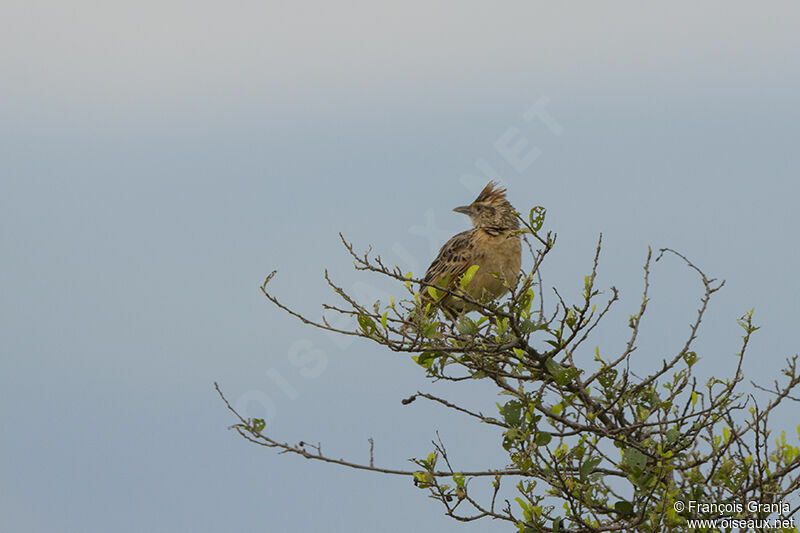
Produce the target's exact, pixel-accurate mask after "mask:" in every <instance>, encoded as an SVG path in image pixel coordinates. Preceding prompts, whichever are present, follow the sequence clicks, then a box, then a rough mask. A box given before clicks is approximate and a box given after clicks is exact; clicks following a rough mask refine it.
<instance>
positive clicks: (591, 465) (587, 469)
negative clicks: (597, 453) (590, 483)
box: [581, 457, 602, 479]
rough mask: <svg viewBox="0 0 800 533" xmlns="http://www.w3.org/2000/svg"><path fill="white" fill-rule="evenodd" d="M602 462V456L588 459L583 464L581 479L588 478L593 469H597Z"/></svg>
mask: <svg viewBox="0 0 800 533" xmlns="http://www.w3.org/2000/svg"><path fill="white" fill-rule="evenodd" d="M601 462H602V459H601V458H600V457H595V458H594V459H588V460H587V461H586V462H585V463H583V464H582V465H581V479H586V478H587V477H588V476H589V474H591V473H592V470H594V469H595V467H596V466H597V465H599V464H600V463H601Z"/></svg>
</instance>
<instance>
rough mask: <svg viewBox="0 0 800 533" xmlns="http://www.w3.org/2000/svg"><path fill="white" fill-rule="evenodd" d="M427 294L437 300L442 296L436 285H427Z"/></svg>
mask: <svg viewBox="0 0 800 533" xmlns="http://www.w3.org/2000/svg"><path fill="white" fill-rule="evenodd" d="M428 294H430V295H431V298H433V301H438V300H439V298H440V297H441V296H442V295H441V293H440V292H439V290H438V289H437V288H436V287H428Z"/></svg>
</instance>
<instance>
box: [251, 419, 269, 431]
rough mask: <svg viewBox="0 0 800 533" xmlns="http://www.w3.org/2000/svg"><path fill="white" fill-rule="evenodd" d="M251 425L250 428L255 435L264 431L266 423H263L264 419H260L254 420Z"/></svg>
mask: <svg viewBox="0 0 800 533" xmlns="http://www.w3.org/2000/svg"><path fill="white" fill-rule="evenodd" d="M251 424H252V427H253V431H255V432H256V433H261V432H262V431H264V428H265V427H266V426H267V423H266V422H264V419H262V418H254V419H253V421H252V422H251Z"/></svg>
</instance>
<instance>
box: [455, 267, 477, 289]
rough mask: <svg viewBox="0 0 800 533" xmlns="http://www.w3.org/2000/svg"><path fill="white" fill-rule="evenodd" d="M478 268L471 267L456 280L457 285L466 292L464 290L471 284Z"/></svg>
mask: <svg viewBox="0 0 800 533" xmlns="http://www.w3.org/2000/svg"><path fill="white" fill-rule="evenodd" d="M478 268H479V267H478V265H472V266H471V267H469V268H468V269H467V271H466V273H464V275H463V276H461V279H460V280H458V284H459V285H460V286H461V288H462V289H465V290H466V288H467V287H469V284H470V283H471V282H472V278H473V277H474V276H475V272H477V271H478Z"/></svg>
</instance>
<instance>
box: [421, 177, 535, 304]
mask: <svg viewBox="0 0 800 533" xmlns="http://www.w3.org/2000/svg"><path fill="white" fill-rule="evenodd" d="M453 211H455V212H456V213H462V214H464V215H467V216H468V217H469V218H470V220H471V221H472V226H473V227H472V229H470V230H467V231H462V232H461V233H458V234H456V235H453V237H451V238H450V240H448V241H447V242H446V243H445V244H444V246H442V248H441V250H439V254H438V255H437V256H436V259H434V260H433V262H432V263H431V265H430V267H428V270H427V272H426V273H425V277H424V278H423V280H422V281H423V282H424V283H423V284H422V286H421V291H420V300H421V302H422V304H423V306H426V305H427V303H428V302H431V300H432V299H436V296H437V295H438V296H439V299H438V300H436V301H435V302H433V304H434V305H432V306H431V308H434V307H438V308H440V309H442V310H443V311H445V313H446V314H447V315H449V316H450V317H451V318H456V317H457V316H458V315H460V314H463V313H465V312H468V311H471V310H473V309H475V308H476V306H475V304H470V303H468V302H465V301H464V300H463V299H461V298H459V297H458V296H455V295H453V294H447V293H444V295H442V294H437V292H436V290H433V291H432V290H429V289H428V287H430V286H431V285H435V286H438V287H441V288H444V289H448V290H450V291H453V292H458V291H459V290H461V289H464V290H465V292H466V293H467V294H468V295H469V297H470V298H472V299H473V300H476V301H479V302H481V303H485V302H489V301H492V300H494V299H496V298H499V297H500V296H502V295H503V294H505V293H506V292H507V291H508V289H509V287H511V286H513V285H514V284H515V282H516V280H517V277H518V275H519V271H520V266H521V262H522V245H521V243H520V235H519V234H520V232H519V228H520V225H519V219H518V218H517V213H516V210H515V209H514V207H513V206H512V205H511V203H509V201H508V199H507V198H506V189H505V188H501V187H499V186H498V184H497V183H495V182H493V181H490V182H489V183H488V184H487V185H486V187H484V188H483V190H482V191H481V192H480V194H478V197H477V198H475V200H474V201H473V202H472V203H471V204H469V205H465V206H461V207H456V208H455V209H453ZM475 266H476V267H477V270H476V269H475V268H472V269H470V267H475ZM468 271H471V272H472V279H471V280H470V281H469V284H468V285H466V287H464V284H462V283H461V281H462V279H463V278H464V275H465V274H467V273H468ZM431 293H433V294H431Z"/></svg>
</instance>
